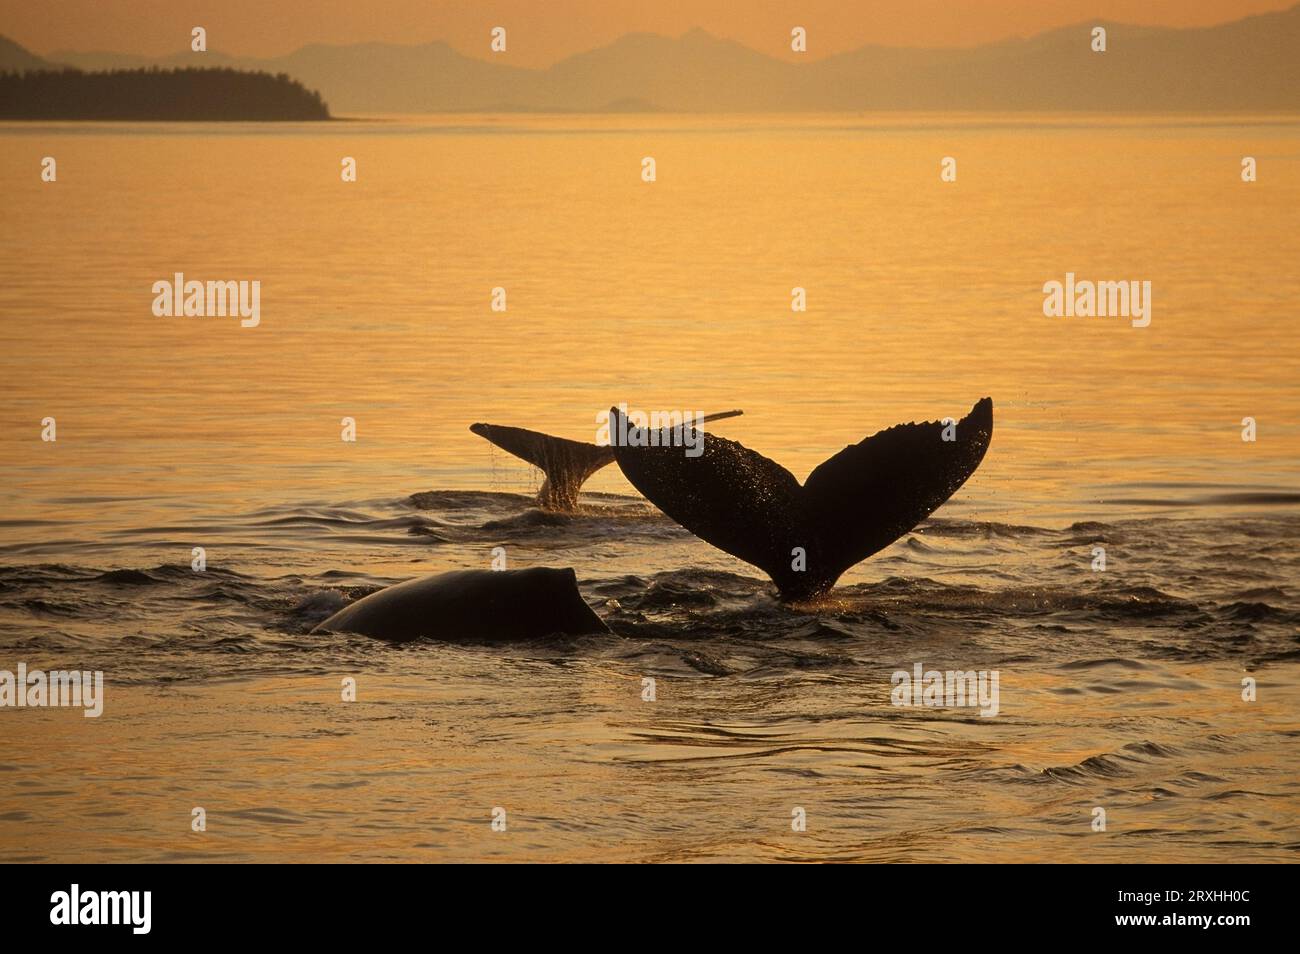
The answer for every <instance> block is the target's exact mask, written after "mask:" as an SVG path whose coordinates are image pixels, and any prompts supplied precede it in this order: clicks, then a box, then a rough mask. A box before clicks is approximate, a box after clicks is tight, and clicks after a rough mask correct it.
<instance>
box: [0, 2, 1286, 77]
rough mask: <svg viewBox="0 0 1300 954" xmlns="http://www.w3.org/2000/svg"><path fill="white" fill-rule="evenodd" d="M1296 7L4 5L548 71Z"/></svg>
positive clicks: (41, 14) (82, 42)
mask: <svg viewBox="0 0 1300 954" xmlns="http://www.w3.org/2000/svg"><path fill="white" fill-rule="evenodd" d="M1294 2H1295V0H0V34H3V35H5V36H8V37H10V38H12V39H14V40H16V41H17V42H19V43H21V44H23V45H24V46H26V47H27V48H29V49H31V50H32V51H33V52H36V53H48V52H51V51H52V50H56V49H70V50H113V51H116V52H124V53H148V54H163V53H173V52H177V51H179V50H181V49H183V48H186V47H188V45H189V33H190V29H191V28H192V27H194V26H203V27H205V28H206V29H207V31H208V48H209V49H212V50H219V51H221V52H223V53H231V54H235V55H242V56H274V55H277V54H281V53H288V52H291V51H292V50H294V49H296V48H298V47H299V46H302V45H304V44H306V43H355V42H360V41H366V40H380V41H388V42H395V43H419V42H425V41H428V40H435V39H438V40H446V41H447V42H449V43H451V44H452V46H454V47H456V48H457V49H458V50H461V51H462V52H465V53H468V54H470V55H487V44H488V31H489V29H490V28H491V27H493V26H496V25H501V26H505V27H506V28H507V30H508V36H509V49H508V52H507V53H506V54H505V56H508V57H509V61H510V62H512V63H515V64H516V65H520V66H544V65H547V64H549V63H552V62H554V61H555V60H557V59H560V58H562V57H564V56H567V55H568V54H570V53H576V52H580V51H582V50H587V49H590V48H592V47H595V46H599V45H602V44H604V43H608V42H610V41H611V40H613V39H615V38H617V37H618V36H620V35H622V34H624V33H628V32H631V31H634V30H648V31H653V32H656V33H667V34H672V35H676V34H679V33H682V32H685V31H686V30H688V29H690V28H691V27H696V26H698V27H703V28H704V29H706V30H708V31H709V32H711V33H715V34H717V35H719V36H725V37H730V38H732V39H735V40H739V41H740V42H742V43H744V44H745V45H747V46H750V47H753V48H754V49H756V50H762V51H764V52H766V53H769V54H773V55H778V56H789V55H791V54H790V52H789V45H788V44H789V39H788V38H789V34H790V27H791V26H795V25H799V26H803V27H805V28H806V29H807V30H808V32H809V48H808V52H809V55H812V56H822V55H827V54H830V53H837V52H840V51H842V50H846V49H852V48H854V47H858V46H863V45H865V44H868V43H884V44H889V45H897V46H955V45H971V44H976V43H981V42H985V41H988V40H995V39H1001V38H1004V37H1008V36H1029V35H1032V34H1034V33H1039V32H1041V31H1043V30H1045V29H1050V28H1052V27H1055V26H1063V25H1065V24H1070V23H1077V22H1079V21H1082V20H1091V19H1107V20H1118V21H1122V22H1128V23H1142V24H1161V25H1169V26H1202V25H1208V24H1212V23H1222V22H1224V21H1227V20H1235V19H1238V18H1240V17H1242V16H1245V15H1247V14H1250V13H1259V12H1264V11H1268V10H1280V9H1284V8H1286V7H1288V6H1291V5H1293V3H1294Z"/></svg>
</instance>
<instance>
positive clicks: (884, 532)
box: [610, 398, 993, 602]
mask: <svg viewBox="0 0 1300 954" xmlns="http://www.w3.org/2000/svg"><path fill="white" fill-rule="evenodd" d="M610 414H611V418H610V421H611V428H612V427H614V426H615V425H616V424H617V426H620V427H621V426H623V422H622V421H621V420H620V419H619V417H618V415H619V414H620V412H619V409H618V408H612V409H611V410H610ZM949 426H952V425H945V424H943V423H942V422H940V421H927V422H925V423H922V424H898V425H896V426H894V427H891V428H888V429H887V430H883V431H880V432H879V433H877V434H874V435H872V436H871V437H868V438H865V439H864V440H862V441H860V442H859V443H857V444H852V445H850V446H848V447H846V448H844V449H843V450H842V451H840V452H839V453H838V454H836V455H835V456H834V457H831V458H830V459H829V460H827V461H825V462H824V463H822V464H820V465H818V466H817V467H816V468H815V469H814V470H813V472H812V473H811V474H809V475H808V479H807V480H806V481H804V483H803V484H802V485H801V484H800V483H799V481H798V480H796V479H795V477H794V475H793V474H791V473H790V472H789V471H788V470H786V469H785V468H784V467H782V466H781V465H780V464H777V463H776V462H775V461H771V460H768V459H767V458H766V457H764V456H763V455H762V454H759V453H757V452H755V451H752V450H750V449H749V448H747V447H745V446H743V445H741V444H738V443H736V442H735V441H729V440H726V439H725V438H722V437H717V436H714V435H709V437H708V439H707V440H705V441H704V446H703V452H702V453H701V454H700V455H699V456H698V457H688V456H687V455H685V454H683V453H682V452H681V450H680V448H674V447H668V446H633V445H632V444H631V443H630V442H629V444H627V445H620V446H618V447H615V448H614V449H613V450H614V455H615V458H616V459H617V461H618V465H619V467H620V468H621V469H622V471H623V473H624V475H626V477H627V479H628V480H629V481H630V482H631V484H632V486H633V487H635V488H636V489H637V490H639V491H641V493H643V494H644V495H645V496H646V498H647V499H648V500H649V501H650V502H651V503H653V504H654V505H655V506H656V507H658V508H659V509H660V510H662V511H663V512H664V513H665V514H667V515H668V516H669V517H672V518H673V519H674V520H676V521H677V522H678V523H680V524H681V525H682V526H683V527H685V528H686V529H687V530H689V531H691V532H692V533H694V534H695V535H696V536H697V537H699V538H700V539H702V540H704V541H706V542H707V543H711V544H713V545H714V546H715V547H717V548H718V549H720V550H723V551H725V552H727V553H730V554H731V555H732V556H736V557H739V558H740V559H742V560H744V561H745V562H747V563H752V564H753V565H754V566H756V567H758V568H760V569H761V570H763V571H765V572H766V573H767V574H768V576H770V577H771V578H772V581H773V582H774V583H776V586H777V589H778V591H779V592H780V595H781V599H783V600H787V601H792V602H794V601H803V600H808V599H813V598H816V597H818V596H821V595H823V594H825V593H826V592H828V591H829V590H830V589H831V587H832V586H834V585H835V581H836V580H838V579H839V578H840V576H841V574H843V573H844V571H845V570H847V569H848V568H849V567H851V566H853V565H854V564H855V563H859V562H861V561H862V560H865V559H866V558H867V557H869V556H871V555H872V554H873V553H876V552H878V551H880V550H883V549H884V548H885V547H887V546H889V544H891V543H893V542H894V541H895V540H897V539H898V538H899V537H901V536H902V535H903V534H905V533H907V532H908V531H909V530H911V529H912V528H913V527H915V526H916V525H917V524H918V523H920V522H921V521H922V520H924V519H925V518H926V517H928V516H929V515H930V514H931V513H933V512H934V511H935V510H936V509H938V508H939V506H940V505H941V504H943V503H944V501H946V500H947V499H948V498H949V497H951V496H952V495H953V494H954V493H955V492H956V491H957V489H958V488H959V487H961V485H962V484H964V483H965V482H966V479H967V478H968V477H970V475H971V474H973V473H974V472H975V469H976V468H977V467H978V466H979V464H980V461H982V460H983V459H984V453H985V452H986V451H987V450H988V447H989V443H990V441H991V440H992V439H993V401H992V399H991V398H984V399H982V400H980V401H978V402H976V404H975V406H974V407H973V408H971V411H970V413H969V414H967V415H966V416H965V417H964V418H962V419H961V420H960V421H958V422H956V424H955V426H952V430H951V431H950V432H949V433H951V434H952V436H953V438H954V439H953V440H944V435H945V431H946V430H947V429H948V427H949ZM647 443H648V442H647ZM796 548H799V549H800V550H801V551H802V555H803V557H802V560H800V559H798V558H796V555H795V550H796Z"/></svg>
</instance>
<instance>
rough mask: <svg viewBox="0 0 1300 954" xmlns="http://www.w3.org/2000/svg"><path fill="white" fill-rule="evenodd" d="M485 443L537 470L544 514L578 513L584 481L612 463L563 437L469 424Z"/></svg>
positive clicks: (609, 453)
mask: <svg viewBox="0 0 1300 954" xmlns="http://www.w3.org/2000/svg"><path fill="white" fill-rule="evenodd" d="M743 413H745V412H744V411H720V412H718V413H717V414H708V415H705V417H704V420H705V421H720V420H722V419H723V418H728V417H739V416H740V415H741V414H743ZM469 429H470V430H471V431H472V432H473V433H475V434H477V435H478V436H479V437H481V438H483V439H484V440H487V441H490V442H491V443H493V444H495V445H496V446H497V447H500V448H501V449H502V450H504V451H509V452H510V453H511V454H514V455H515V456H516V457H518V458H520V459H522V460H525V461H527V462H528V463H530V464H532V465H533V466H534V467H536V468H538V469H539V470H540V471H541V472H542V473H543V474H545V475H546V478H545V479H544V480H543V481H542V488H541V490H539V491H538V492H537V505H538V506H539V507H541V508H542V509H543V510H558V511H563V512H566V513H567V512H572V511H574V510H577V509H578V492H579V491H580V490H581V489H582V485H583V484H584V483H586V481H587V478H588V477H590V476H591V475H592V474H594V473H595V472H596V471H598V470H600V469H601V468H602V467H605V466H606V465H608V464H612V463H613V462H614V448H612V447H602V446H600V445H599V444H588V443H585V442H583V441H571V440H569V439H568V438H565V437H552V436H551V435H550V434H543V433H542V432H541V431H530V430H528V429H527V428H524V427H507V426H505V425H503V424H471V425H470V428H469Z"/></svg>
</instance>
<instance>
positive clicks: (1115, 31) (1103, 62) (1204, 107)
mask: <svg viewBox="0 0 1300 954" xmlns="http://www.w3.org/2000/svg"><path fill="white" fill-rule="evenodd" d="M1094 26H1104V27H1105V28H1106V30H1107V47H1108V49H1107V52H1105V53H1094V52H1093V51H1092V49H1091V47H1090V40H1091V31H1092V28H1093V27H1094ZM489 55H490V54H489ZM508 55H509V54H503V55H501V56H500V57H499V58H494V59H490V60H484V59H475V58H472V57H467V56H464V55H462V54H460V53H457V52H456V51H455V50H453V49H452V48H451V47H450V46H448V45H447V44H445V43H426V44H422V45H418V46H398V45H393V44H386V43H362V44H356V45H349V46H324V45H312V46H305V47H303V48H302V49H300V50H297V51H296V52H294V53H290V54H288V55H287V56H281V57H275V58H271V59H247V58H236V57H229V56H224V55H222V54H220V53H217V52H209V53H190V52H185V53H178V54H175V55H173V56H168V57H163V58H158V59H153V58H149V57H144V56H134V55H128V54H119V53H75V52H64V51H60V52H56V53H52V54H50V55H49V56H48V57H47V58H45V61H42V60H41V58H39V57H35V56H33V55H32V54H31V53H29V52H28V51H26V50H24V49H23V48H22V47H20V46H18V45H17V44H14V43H12V42H10V41H8V40H5V39H4V38H3V37H0V69H31V68H35V67H36V66H40V65H51V64H67V65H72V66H76V67H79V68H81V69H114V68H131V67H140V66H151V65H159V66H200V65H206V66H229V67H234V68H237V69H253V70H264V71H267V72H270V73H288V74H289V75H290V76H292V77H294V78H295V79H297V80H299V81H301V82H302V83H303V84H305V85H306V86H308V87H310V88H312V89H316V90H319V91H320V93H321V95H322V96H323V97H324V99H325V101H326V102H328V103H329V105H330V108H331V110H332V111H333V112H334V113H335V114H336V115H337V114H339V113H353V114H356V113H362V114H364V113H421V112H459V111H474V112H486V111H497V110H500V111H513V110H522V111H575V112H596V111H642V110H663V111H672V112H807V111H818V112H821V111H826V112H840V111H853V112H856V111H875V110H939V111H954V110H966V111H969V110H988V111H1008V110H1035V111H1045V112H1046V111H1059V110H1095V111H1099V112H1116V111H1124V112H1132V111H1151V112H1259V113H1276V112H1300V4H1297V5H1296V6H1293V7H1291V8H1290V9H1287V10H1284V11H1280V12H1277V13H1266V14H1260V15H1258V16H1252V17H1247V18H1245V19H1242V20H1238V21H1235V22H1233V23H1228V24H1224V25H1221V26H1215V27H1207V28H1198V29H1167V28H1153V27H1135V26H1126V25H1123V24H1118V23H1108V22H1105V21H1098V22H1089V23H1082V24H1079V25H1077V26H1072V27H1065V28H1061V29H1058V30H1053V31H1050V32H1048V33H1044V34H1041V35H1039V36H1035V37H1032V38H1030V39H1027V40H1008V41H1004V42H1000V43H994V44H988V45H984V46H978V47H973V48H970V49H900V48H894V47H880V46H868V47H863V48H862V49H859V50H854V51H852V52H849V53H843V54H839V55H836V56H831V57H827V58H823V59H819V60H809V61H807V62H806V63H788V62H785V61H782V60H776V59H773V58H772V57H769V56H766V55H764V54H762V53H758V52H756V51H754V50H751V49H749V48H747V47H745V46H742V45H741V44H739V43H735V42H733V41H730V40H723V39H719V38H718V37H715V36H712V35H710V34H708V33H705V32H704V31H702V30H692V31H691V32H689V33H686V34H684V35H682V36H680V37H676V38H670V37H663V36H658V35H654V34H647V33H635V34H629V35H627V36H624V37H622V38H621V39H619V40H617V41H615V42H614V43H612V44H610V45H608V46H604V47H600V48H598V49H595V50H591V51H589V52H586V53H580V54H577V55H575V56H571V57H568V58H567V59H564V60H561V61H560V62H558V63H556V64H554V65H553V66H550V67H548V68H546V69H523V68H520V67H516V66H511V65H509V60H508ZM33 60H34V61H36V62H35V63H32V62H31V61H33Z"/></svg>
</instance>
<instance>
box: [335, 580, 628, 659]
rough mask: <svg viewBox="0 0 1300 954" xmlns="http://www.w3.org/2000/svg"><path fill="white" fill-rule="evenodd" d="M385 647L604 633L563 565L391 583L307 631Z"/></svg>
mask: <svg viewBox="0 0 1300 954" xmlns="http://www.w3.org/2000/svg"><path fill="white" fill-rule="evenodd" d="M320 631H328V632H337V633H360V634H362V635H364V636H373V637H376V638H378V639H386V640H389V641H392V642H409V641H410V640H413V639H419V638H420V637H430V638H433V639H442V640H459V641H465V642H509V641H515V640H525V639H538V638H541V637H543V636H548V635H551V634H553V633H564V634H568V635H575V636H576V635H581V634H584V633H608V632H609V628H608V627H606V626H605V624H604V622H603V621H602V620H601V619H600V617H599V616H597V615H596V614H595V613H593V612H592V611H591V607H589V606H588V605H587V603H586V601H585V600H584V599H583V598H582V594H581V593H579V592H578V578H577V575H576V574H575V573H574V572H573V569H572V568H570V567H564V568H562V569H557V568H552V567H530V568H528V569H524V570H453V571H451V572H448V573H438V574H435V575H433V576H425V577H420V578H418V579H414V580H407V581H406V582H405V583H398V584H396V585H394V586H390V587H387V588H385V589H382V590H379V591H378V592H376V593H371V594H370V595H369V596H366V597H363V598H362V599H359V600H357V601H356V602H355V603H352V604H351V605H349V606H345V607H344V608H343V609H341V610H339V611H338V612H337V613H335V614H334V615H333V616H331V617H330V618H329V619H327V620H325V621H324V622H323V623H321V624H320V625H318V626H317V627H316V628H315V629H314V630H312V632H320Z"/></svg>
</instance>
